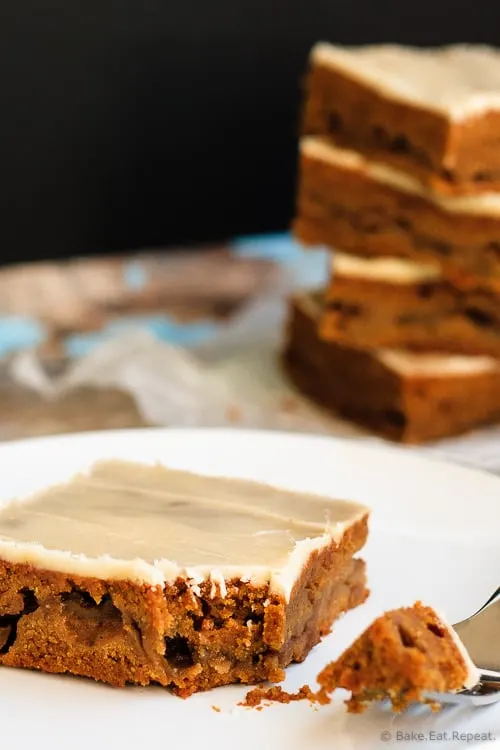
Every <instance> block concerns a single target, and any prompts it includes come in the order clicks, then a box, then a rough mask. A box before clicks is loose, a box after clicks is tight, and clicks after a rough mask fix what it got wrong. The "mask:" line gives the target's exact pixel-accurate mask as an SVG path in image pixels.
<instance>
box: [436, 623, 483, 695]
mask: <svg viewBox="0 0 500 750" xmlns="http://www.w3.org/2000/svg"><path fill="white" fill-rule="evenodd" d="M434 614H435V615H436V616H437V618H438V619H439V620H440V624H441V625H442V626H443V628H444V629H445V630H447V631H448V633H449V635H450V637H451V638H452V640H453V641H454V643H455V646H456V647H457V651H458V652H459V653H460V656H461V657H462V659H463V660H464V662H465V666H466V669H467V677H466V679H465V682H464V685H463V686H464V688H473V687H474V685H477V683H478V682H479V680H480V677H481V673H480V671H479V669H478V668H477V667H476V665H475V664H474V662H473V661H472V659H471V658H470V656H469V652H468V651H467V649H466V648H465V646H464V644H463V643H462V641H461V640H460V638H459V636H458V633H457V632H456V630H454V629H453V627H452V626H451V625H450V624H449V623H448V622H447V621H446V618H445V617H444V616H443V614H442V613H441V612H439V611H437V610H436V609H435V610H434Z"/></svg>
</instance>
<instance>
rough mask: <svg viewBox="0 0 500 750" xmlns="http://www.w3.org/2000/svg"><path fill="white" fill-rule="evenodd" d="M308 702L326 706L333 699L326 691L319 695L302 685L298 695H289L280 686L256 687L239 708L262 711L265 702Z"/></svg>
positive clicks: (319, 692) (320, 691) (320, 692)
mask: <svg viewBox="0 0 500 750" xmlns="http://www.w3.org/2000/svg"><path fill="white" fill-rule="evenodd" d="M304 700H308V701H309V702H310V703H311V704H314V703H319V704H320V705H322V706H324V705H326V704H327V703H330V701H331V699H330V697H329V696H328V695H327V693H326V692H325V691H324V690H319V691H318V692H317V693H315V692H313V691H312V690H311V688H310V687H309V685H302V687H301V688H300V690H298V691H297V692H296V693H287V691H286V690H283V688H282V687H279V685H274V686H273V687H270V688H264V687H259V686H257V687H255V688H253V689H252V690H250V691H249V692H248V693H247V694H246V696H245V700H244V701H242V702H241V703H238V706H245V707H247V708H258V709H259V710H261V709H262V708H263V706H262V705H261V703H262V702H263V701H271V703H292V702H294V701H304Z"/></svg>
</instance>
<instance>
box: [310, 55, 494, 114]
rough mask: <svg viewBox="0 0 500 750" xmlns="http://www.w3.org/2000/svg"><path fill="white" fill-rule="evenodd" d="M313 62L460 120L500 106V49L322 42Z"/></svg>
mask: <svg viewBox="0 0 500 750" xmlns="http://www.w3.org/2000/svg"><path fill="white" fill-rule="evenodd" d="M311 60H312V63H313V64H319V65H325V66H328V67H331V68H334V69H336V70H340V71H342V72H343V73H345V74H346V75H348V76H349V77H351V78H353V79H355V80H357V81H359V82H361V83H363V84H366V85H368V86H370V87H371V88H372V89H374V90H376V91H378V92H379V93H380V94H382V95H383V96H385V97H387V98H390V99H393V100H396V101H401V102H404V103H407V104H411V105H414V106H417V107H420V108H423V109H427V110H432V111H435V112H439V113H440V114H443V115H445V116H446V117H448V118H449V119H451V120H454V121H460V120H463V119H466V118H467V117H473V116H475V115H481V114H483V113H485V112H487V111H489V110H498V109H500V51H499V50H497V49H494V48H492V47H487V46H482V45H477V46H473V45H465V44H457V45H452V46H450V47H441V48H434V49H419V48H415V47H413V48H412V47H401V46H397V45H374V46H366V47H337V46H334V45H331V44H327V43H325V42H320V43H318V44H317V45H315V47H313V49H312V51H311Z"/></svg>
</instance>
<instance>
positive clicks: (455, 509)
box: [0, 430, 500, 750]
mask: <svg viewBox="0 0 500 750" xmlns="http://www.w3.org/2000/svg"><path fill="white" fill-rule="evenodd" d="M111 457H118V458H125V459H133V460H138V461H145V462H154V461H157V460H160V461H161V462H163V463H165V464H168V465H170V466H173V467H178V468H185V469H192V470H195V471H200V472H205V473H211V474H226V475H233V476H239V477H246V478H251V479H256V480H261V481H264V482H266V481H267V482H272V483H274V484H279V485H282V486H285V487H289V488H290V489H299V490H300V489H303V490H307V491H312V492H320V493H328V494H333V495H337V496H339V497H348V498H353V499H357V500H359V501H361V502H363V503H366V504H367V505H369V506H371V508H372V509H373V516H372V523H371V535H370V540H369V543H368V545H367V547H366V548H365V551H364V552H363V555H364V557H365V559H366V560H367V562H368V571H369V580H370V586H371V590H372V594H371V596H370V598H369V600H368V601H367V603H366V604H364V605H363V606H362V607H360V608H358V609H356V610H354V611H353V612H350V613H348V614H347V615H346V616H345V617H344V618H343V619H342V620H341V621H340V622H339V623H338V624H336V625H335V629H334V632H333V634H332V635H330V636H329V637H328V638H326V639H325V640H324V641H323V643H322V644H321V645H320V646H318V647H317V648H315V649H314V651H313V652H312V653H311V654H310V656H309V657H308V659H307V660H306V662H305V663H304V664H301V665H295V666H292V667H290V668H289V669H288V676H287V680H286V683H285V687H286V688H287V689H288V690H295V689H297V688H298V687H300V686H301V685H303V684H304V683H309V684H311V685H314V683H315V676H316V675H317V673H318V671H319V670H320V669H321V668H322V666H323V665H324V664H325V663H326V662H328V661H329V660H330V659H332V658H334V657H335V656H336V655H337V654H338V653H339V652H340V651H341V650H342V649H343V648H344V647H345V646H347V645H348V644H349V643H350V641H351V640H352V639H353V638H354V637H355V636H356V635H358V634H359V632H360V631H361V630H362V629H363V628H364V627H365V626H366V625H367V624H368V623H369V622H370V621H371V620H372V619H373V618H374V617H375V616H377V615H378V614H380V613H381V612H382V611H383V610H385V609H388V608H390V607H397V606H401V605H405V604H411V603H413V602H414V601H415V600H416V599H422V600H423V601H424V602H426V603H428V604H431V605H433V606H436V607H438V608H439V609H440V610H441V611H443V612H444V613H445V614H446V615H447V616H448V617H449V618H450V619H451V620H452V621H456V620H459V619H461V618H462V617H464V616H466V615H467V614H469V613H471V612H472V611H473V610H474V609H475V608H476V607H478V606H479V605H480V604H481V603H482V602H483V601H484V600H485V599H486V598H487V596H488V595H489V594H490V592H492V591H493V590H494V589H495V588H496V587H497V586H498V585H500V544H499V537H500V524H499V520H500V480H499V479H498V478H495V477H493V476H489V475H487V474H482V473H480V472H476V471H473V470H470V469H464V468H460V467H455V466H452V465H449V464H445V463H438V462H435V461H432V460H429V459H424V458H422V457H419V456H415V455H413V454H412V453H411V452H409V451H406V450H401V449H397V448H383V447H371V446H365V445H360V444H358V443H356V442H349V441H340V440H334V439H331V438H323V437H321V438H318V437H305V436H297V435H289V434H288V435H282V434H278V433H274V434H272V433H261V432H246V431H233V430H136V431H126V432H111V433H97V434H83V435H75V436H70V437H66V436H63V437H55V438H46V439H35V440H29V441H24V442H18V443H10V444H4V445H1V446H0V467H1V474H0V476H1V480H0V501H1V500H6V499H8V498H10V497H12V496H13V495H25V494H26V493H28V492H32V491H34V490H36V489H39V488H41V487H43V486H44V485H47V484H51V483H53V482H55V481H60V480H62V479H65V478H66V477H69V476H70V475H71V474H73V473H74V472H75V471H77V470H80V469H82V468H85V467H87V466H89V465H90V464H91V463H92V462H93V461H94V460H95V459H98V458H111ZM499 637H500V633H499ZM246 690H247V688H241V687H228V688H219V689H217V690H213V691H211V692H209V693H204V694H198V695H195V696H193V697H192V698H189V699H188V700H181V699H179V698H176V697H174V696H172V695H170V694H169V693H168V692H167V691H166V690H163V689H160V688H156V687H154V688H147V689H138V688H129V689H128V688H127V689H124V690H116V689H112V688H108V687H106V686H103V685H97V684H94V683H93V682H91V681H86V680H80V679H75V678H71V677H53V676H46V675H43V674H38V673H35V672H27V671H22V670H13V669H7V668H5V669H0V747H1V748H2V750H3V748H9V749H10V748H12V749H14V748H16V749H17V750H33V748H37V750H57V749H58V748H71V750H84V749H85V750H89V748H98V749H99V750H100V749H101V748H111V747H117V748H120V750H129V749H130V750H132V748H134V750H137V748H139V749H141V750H142V749H143V748H155V749H156V750H163V748H165V750H167V748H168V749H169V750H170V749H171V750H178V749H184V748H185V749H186V750H194V749H195V748H196V750H199V748H214V749H215V748H217V750H235V749H237V750H247V749H248V750H256V749H257V748H259V749H260V748H273V750H277V749H279V750H281V749H283V750H295V749H297V750H299V749H300V750H304V749H306V748H307V749H309V748H318V750H320V749H323V748H324V749H325V750H347V748H362V750H369V749H370V748H372V747H393V748H395V747H399V748H405V750H406V749H407V748H410V747H418V748H419V749H420V750H421V749H422V748H424V747H427V746H428V747H434V748H437V747H438V745H439V747H444V748H446V747H449V748H454V749H456V748H458V747H461V746H464V747H468V748H470V747H475V746H478V745H479V744H481V746H482V747H484V748H486V747H488V748H489V747H493V746H494V745H496V742H495V740H494V739H493V738H495V737H497V738H498V743H499V744H500V706H499V707H497V706H492V707H489V708H486V709H475V710H469V709H465V708H463V707H461V708H457V707H454V708H451V709H446V710H444V711H443V712H442V713H441V714H439V715H432V714H431V713H430V712H429V711H428V710H427V709H423V708H418V709H416V710H414V711H412V712H410V713H408V714H405V715H403V716H400V717H396V718H395V717H393V716H392V715H391V714H390V712H388V710H387V709H385V708H384V707H375V708H373V709H371V710H369V711H368V712H366V713H365V714H364V715H362V716H350V715H347V714H346V712H345V710H344V706H343V700H342V699H343V697H345V696H343V695H341V694H340V693H339V694H338V697H337V698H336V700H335V703H334V704H333V705H331V706H326V707H322V708H320V709H314V708H313V707H311V706H310V705H309V704H308V703H306V702H300V703H293V704H290V705H272V706H270V707H268V708H267V707H266V708H264V709H263V710H262V711H260V712H259V711H256V710H255V709H246V708H241V707H237V703H238V701H241V700H242V699H243V697H244V695H245V693H246ZM213 706H217V707H219V708H220V713H217V712H215V711H214V710H213V708H212V707H213ZM412 732H413V735H412ZM476 732H478V733H484V734H486V735H487V734H488V733H489V734H490V739H485V738H484V737H483V739H482V740H481V739H478V740H477V741H476V740H474V739H471V738H470V737H469V738H468V739H467V738H466V737H465V735H466V734H467V733H470V734H473V733H476ZM398 733H399V734H398ZM419 733H420V734H419ZM433 733H434V734H433ZM462 734H463V735H464V737H463V738H462V739H461V735H462ZM412 737H413V739H412ZM445 738H446V739H445ZM438 739H441V741H440V742H439V741H438Z"/></svg>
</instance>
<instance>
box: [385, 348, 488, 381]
mask: <svg viewBox="0 0 500 750" xmlns="http://www.w3.org/2000/svg"><path fill="white" fill-rule="evenodd" d="M376 356H377V358H378V359H379V360H380V361H381V362H383V364H384V365H386V366H387V367H390V368H391V370H394V371H395V372H398V373H400V374H401V375H410V376H418V375H428V376H431V377H432V376H434V377H435V376H436V375H438V376H439V375H442V376H443V377H444V376H448V375H457V376H463V375H470V376H474V375H480V374H482V373H485V372H494V371H495V370H497V371H498V370H499V366H498V362H497V361H496V360H495V359H493V358H492V357H470V356H462V355H460V354H423V353H419V352H410V351H405V350H403V349H378V350H377V352H376Z"/></svg>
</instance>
